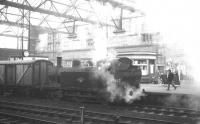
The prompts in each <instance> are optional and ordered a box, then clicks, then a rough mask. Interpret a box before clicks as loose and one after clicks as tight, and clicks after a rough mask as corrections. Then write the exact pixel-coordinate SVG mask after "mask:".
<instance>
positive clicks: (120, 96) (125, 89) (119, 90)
mask: <svg viewBox="0 0 200 124" xmlns="http://www.w3.org/2000/svg"><path fill="white" fill-rule="evenodd" d="M107 68H108V65H107V64H103V65H102V66H101V67H100V68H99V70H97V71H96V72H95V74H94V75H95V77H96V78H100V79H103V80H104V83H105V84H104V85H105V86H106V89H105V90H106V92H107V93H109V100H110V101H111V102H113V101H115V100H124V101H125V102H127V103H132V102H133V101H134V100H137V99H140V98H141V96H144V94H143V92H142V91H141V90H140V89H137V88H135V87H133V86H130V85H129V84H127V83H126V82H122V81H120V80H116V79H115V78H114V75H113V74H111V73H110V72H109V71H108V70H107Z"/></svg>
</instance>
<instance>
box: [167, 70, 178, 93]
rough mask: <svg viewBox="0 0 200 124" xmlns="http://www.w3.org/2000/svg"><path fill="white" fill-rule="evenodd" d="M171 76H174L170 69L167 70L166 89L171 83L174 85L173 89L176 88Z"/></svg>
mask: <svg viewBox="0 0 200 124" xmlns="http://www.w3.org/2000/svg"><path fill="white" fill-rule="evenodd" d="M173 78H174V74H173V73H172V72H171V70H170V69H169V70H168V75H167V83H168V88H167V90H169V89H170V85H172V86H173V87H174V89H176V86H175V84H174V83H173Z"/></svg>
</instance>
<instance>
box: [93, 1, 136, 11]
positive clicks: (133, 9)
mask: <svg viewBox="0 0 200 124" xmlns="http://www.w3.org/2000/svg"><path fill="white" fill-rule="evenodd" d="M97 1H100V2H103V3H110V4H111V5H112V6H113V7H119V8H121V9H125V10H129V11H131V12H135V11H136V9H135V8H133V7H131V6H127V5H125V4H123V3H120V2H117V1H114V0H97Z"/></svg>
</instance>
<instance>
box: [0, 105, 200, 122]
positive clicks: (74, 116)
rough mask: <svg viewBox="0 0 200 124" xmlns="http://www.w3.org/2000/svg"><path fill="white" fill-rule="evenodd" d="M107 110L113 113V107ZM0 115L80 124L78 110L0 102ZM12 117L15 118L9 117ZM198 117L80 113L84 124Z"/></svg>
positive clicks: (148, 110) (140, 111)
mask: <svg viewBox="0 0 200 124" xmlns="http://www.w3.org/2000/svg"><path fill="white" fill-rule="evenodd" d="M111 108H112V109H114V108H115V107H111ZM118 109H120V108H118ZM0 112H1V113H2V114H3V113H6V114H7V115H8V116H7V117H10V116H11V117H13V116H14V115H18V116H19V117H21V118H22V121H23V119H24V120H28V119H29V118H30V123H32V122H34V121H35V122H36V121H37V122H39V121H40V123H47V124H48V123H49V124H51V123H52V124H53V123H60V124H62V123H63V124H67V123H69V124H76V123H79V124H80V118H81V117H80V109H69V108H57V107H49V106H42V105H33V104H24V103H15V102H7V101H1V102H0ZM1 113H0V117H1ZM13 113H15V114H14V115H13ZM161 113H162V114H161ZM5 117H6V116H5ZM19 117H18V118H19ZM198 117H199V111H194V110H186V109H177V108H174V109H172V108H161V107H160V108H159V107H158V108H156V107H153V106H151V107H150V106H142V107H141V106H135V107H133V108H131V109H130V110H128V111H127V112H126V113H123V114H120V112H119V114H118V115H116V114H113V113H102V112H95V111H85V112H84V122H85V124H94V123H95V124H141V123H142V124H195V123H196V122H197V120H198ZM15 118H17V117H15ZM15 118H14V119H13V120H15ZM31 119H32V120H31ZM11 120H12V119H11ZM0 122H1V119H0ZM25 122H26V121H25ZM27 124H29V122H27Z"/></svg>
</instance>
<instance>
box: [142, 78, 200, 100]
mask: <svg viewBox="0 0 200 124" xmlns="http://www.w3.org/2000/svg"><path fill="white" fill-rule="evenodd" d="M140 86H141V88H142V89H144V90H145V92H152V93H166V94H185V95H199V96H200V82H199V83H197V82H191V81H187V80H183V81H181V83H180V85H176V87H177V88H176V90H174V87H173V86H172V85H170V90H167V86H168V85H167V84H141V85H140Z"/></svg>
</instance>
